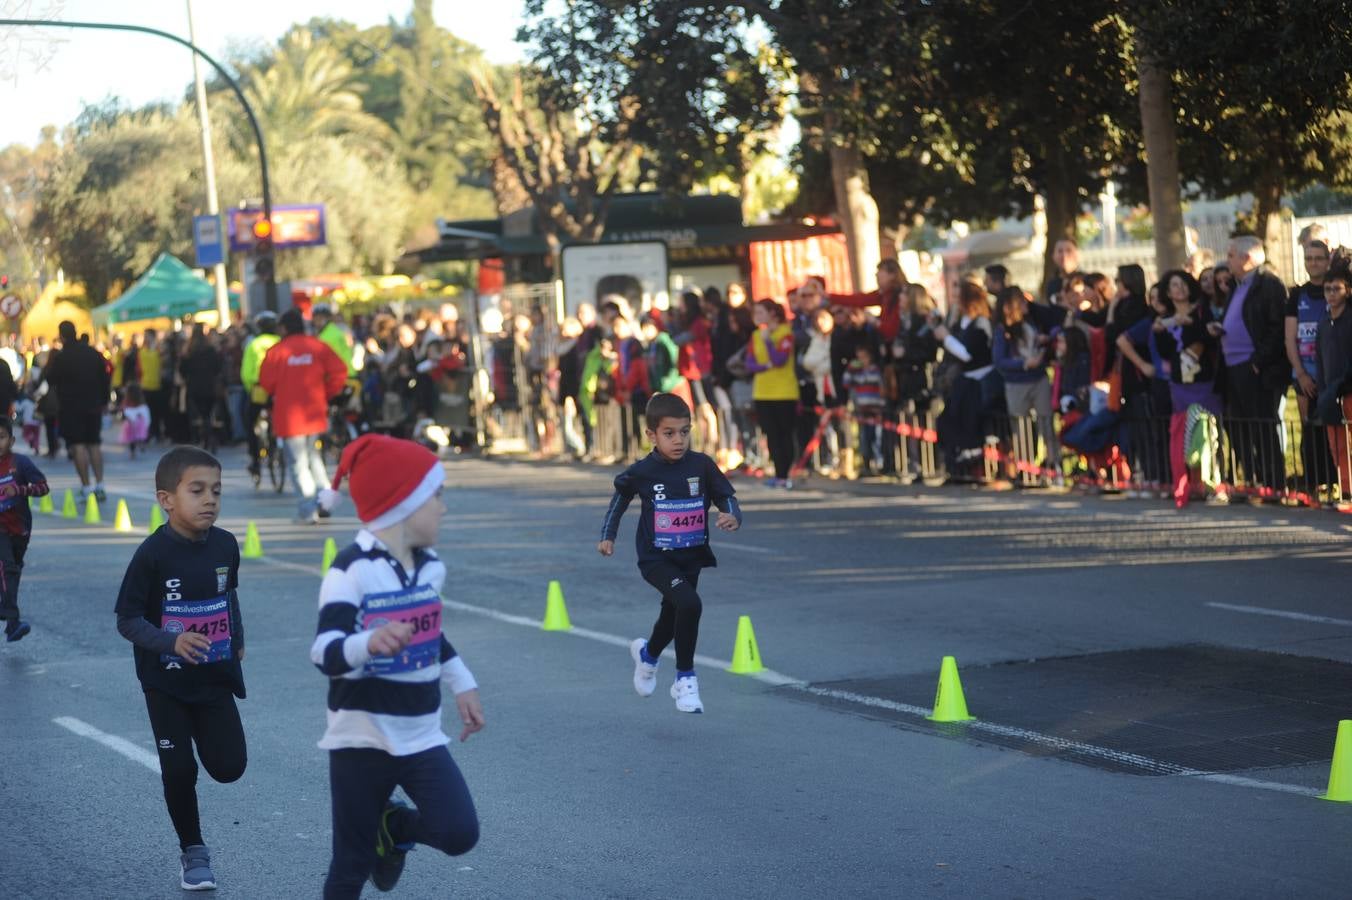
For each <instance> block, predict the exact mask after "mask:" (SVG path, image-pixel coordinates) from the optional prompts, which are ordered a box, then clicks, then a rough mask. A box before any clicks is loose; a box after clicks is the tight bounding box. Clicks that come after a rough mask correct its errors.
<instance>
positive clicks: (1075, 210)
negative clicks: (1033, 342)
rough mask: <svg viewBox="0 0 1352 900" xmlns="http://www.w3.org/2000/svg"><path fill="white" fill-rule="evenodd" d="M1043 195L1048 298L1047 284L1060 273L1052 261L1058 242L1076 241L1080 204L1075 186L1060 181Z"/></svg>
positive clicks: (1044, 290)
mask: <svg viewBox="0 0 1352 900" xmlns="http://www.w3.org/2000/svg"><path fill="white" fill-rule="evenodd" d="M1056 171H1063V170H1062V169H1056ZM1042 195H1043V197H1044V199H1045V200H1046V203H1047V246H1046V249H1044V250H1043V252H1042V296H1043V297H1046V296H1047V284H1048V282H1050V281H1051V280H1052V276H1054V275H1056V274H1057V271H1058V270H1057V268H1056V262H1055V261H1054V260H1053V259H1052V255H1053V254H1054V253H1055V252H1056V242H1057V241H1059V240H1061V239H1062V238H1070V239H1071V240H1075V217H1076V215H1078V214H1079V212H1080V202H1079V198H1078V197H1077V196H1076V194H1075V188H1074V186H1073V185H1071V184H1069V183H1065V182H1062V181H1060V180H1059V179H1054V180H1053V181H1051V182H1049V183H1048V184H1047V185H1046V186H1045V187H1044V189H1043V192H1042Z"/></svg>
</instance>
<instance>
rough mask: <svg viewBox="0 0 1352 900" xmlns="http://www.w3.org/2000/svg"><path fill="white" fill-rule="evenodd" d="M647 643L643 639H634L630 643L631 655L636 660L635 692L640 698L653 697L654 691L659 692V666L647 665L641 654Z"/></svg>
mask: <svg viewBox="0 0 1352 900" xmlns="http://www.w3.org/2000/svg"><path fill="white" fill-rule="evenodd" d="M647 643H648V642H647V641H645V640H644V639H643V638H634V639H633V640H632V641H630V642H629V655H630V656H632V657H633V658H634V690H635V691H637V692H638V695H639V696H640V697H651V696H652V695H653V691H655V690H657V665H656V664H652V665H650V664H648V663H645V662H644V661H643V654H642V653H640V652H639V651H640V650H642V649H643V648H644V647H645V646H646V645H647Z"/></svg>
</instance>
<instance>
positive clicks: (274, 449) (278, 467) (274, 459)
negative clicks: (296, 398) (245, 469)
mask: <svg viewBox="0 0 1352 900" xmlns="http://www.w3.org/2000/svg"><path fill="white" fill-rule="evenodd" d="M254 434H255V435H256V436H257V437H258V459H257V460H256V463H255V465H254V467H253V468H252V469H251V470H250V471H251V472H252V474H253V483H254V488H255V490H256V489H258V488H259V487H261V486H262V483H263V469H265V468H266V469H267V471H268V480H269V481H271V482H272V487H273V489H274V490H276V492H277V493H279V494H280V493H281V492H282V491H284V490H286V454H285V453H284V452H283V451H282V442H281V441H279V440H278V439H277V435H276V434H275V433H274V432H273V430H272V409H271V407H266V406H265V407H263V408H262V409H260V410H259V411H258V419H257V420H256V421H255V422H254Z"/></svg>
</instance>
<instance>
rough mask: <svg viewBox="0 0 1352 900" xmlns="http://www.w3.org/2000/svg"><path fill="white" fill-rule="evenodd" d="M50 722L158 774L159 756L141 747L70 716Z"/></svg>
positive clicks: (60, 717)
mask: <svg viewBox="0 0 1352 900" xmlns="http://www.w3.org/2000/svg"><path fill="white" fill-rule="evenodd" d="M52 721H53V722H55V723H56V724H57V725H60V726H61V727H62V728H64V729H66V730H67V731H72V732H74V733H75V734H78V735H79V736H80V737H86V738H89V739H90V740H91V741H97V742H98V743H100V744H102V745H103V746H105V747H107V748H108V749H109V750H112V751H113V752H114V753H120V754H121V755H123V756H125V757H126V758H127V759H129V760H131V761H132V762H138V763H140V764H141V765H143V766H145V767H146V768H147V769H149V770H150V771H152V772H154V773H155V774H157V775H158V774H159V772H160V758H159V756H158V755H156V754H154V753H151V752H150V751H149V750H147V749H146V748H144V747H142V746H139V745H137V744H133V743H132V742H131V741H129V740H127V739H125V738H120V737H118V736H117V735H115V734H108V733H107V732H106V731H99V730H98V729H97V728H95V727H94V726H93V725H90V724H89V723H88V722H82V721H80V720H79V719H76V718H73V717H71V716H57V717H56V718H55V719H52Z"/></svg>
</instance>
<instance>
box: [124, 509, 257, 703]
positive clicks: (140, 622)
mask: <svg viewBox="0 0 1352 900" xmlns="http://www.w3.org/2000/svg"><path fill="white" fill-rule="evenodd" d="M238 587H239V544H238V543H237V542H236V541H235V536H234V535H233V534H231V533H230V532H228V531H225V530H223V529H221V528H216V527H212V528H211V530H210V531H208V532H207V533H206V535H205V536H204V537H203V538H202V539H201V540H196V541H193V540H189V539H188V538H185V537H183V536H181V535H180V534H178V533H177V532H176V531H174V530H173V529H172V528H171V527H169V526H168V525H161V526H160V527H159V529H158V530H156V531H155V533H154V534H152V535H151V536H150V537H148V538H146V539H145V541H144V542H142V544H141V546H140V547H138V548H137V549H136V553H135V554H134V555H133V556H132V558H131V563H130V564H129V565H128V566H127V573H126V575H124V576H123V578H122V589H121V590H120V591H119V592H118V595H117V606H116V611H117V630H118V632H119V633H120V634H121V635H122V636H123V637H125V638H126V639H127V640H129V641H131V642H132V646H133V654H132V655H133V656H134V657H135V660H136V677H137V678H139V679H140V680H141V686H142V688H144V689H145V690H157V691H163V692H164V693H166V694H168V695H170V696H171V697H175V698H176V699H178V700H181V701H183V702H184V703H202V702H206V701H209V700H213V699H215V698H217V697H219V696H221V695H222V694H234V695H235V696H236V697H240V698H243V697H244V673H243V671H242V670H241V668H240V664H239V655H240V654H241V653H243V652H244V623H243V620H242V617H241V616H240V611H239V598H238V597H237V596H236V593H235V592H236V590H237V589H238ZM185 629H187V630H190V631H198V632H200V633H202V634H204V635H206V636H207V637H208V638H209V639H210V640H211V641H212V651H211V657H212V658H211V660H210V661H209V662H204V663H198V664H196V665H194V664H192V663H189V662H186V661H184V660H183V659H181V658H180V657H178V656H176V655H175V654H174V641H175V639H176V638H177V637H178V633H179V632H181V631H183V630H185ZM227 632H228V633H227Z"/></svg>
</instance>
